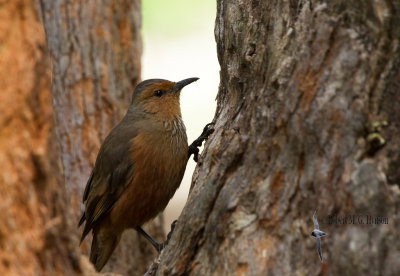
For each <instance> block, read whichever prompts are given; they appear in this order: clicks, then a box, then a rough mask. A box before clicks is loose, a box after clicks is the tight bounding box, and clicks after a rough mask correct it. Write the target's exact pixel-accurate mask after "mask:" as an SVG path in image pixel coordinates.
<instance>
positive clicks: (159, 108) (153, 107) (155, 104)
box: [132, 78, 198, 120]
mask: <svg viewBox="0 0 400 276" xmlns="http://www.w3.org/2000/svg"><path fill="white" fill-rule="evenodd" d="M197 80H198V78H189V79H184V80H181V81H179V82H172V81H168V80H163V79H150V80H145V81H142V82H141V83H139V84H138V85H137V86H136V88H135V91H134V92H133V96H132V105H133V106H135V107H139V108H140V109H141V110H143V111H144V112H145V113H148V114H154V115H157V116H159V117H160V118H164V119H167V120H168V119H173V118H176V117H177V116H181V109H180V105H179V96H180V92H181V90H182V88H183V87H185V86H186V85H188V84H190V83H192V82H194V81H197Z"/></svg>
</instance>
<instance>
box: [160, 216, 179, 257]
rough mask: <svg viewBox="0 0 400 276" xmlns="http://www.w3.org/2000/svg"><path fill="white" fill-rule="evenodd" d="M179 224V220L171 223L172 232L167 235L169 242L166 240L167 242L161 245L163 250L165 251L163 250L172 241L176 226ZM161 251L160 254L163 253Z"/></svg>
mask: <svg viewBox="0 0 400 276" xmlns="http://www.w3.org/2000/svg"><path fill="white" fill-rule="evenodd" d="M177 222H178V221H177V220H174V221H173V222H172V223H171V230H170V231H169V233H168V235H167V240H166V241H165V242H163V243H161V244H160V245H161V247H162V248H161V250H163V249H164V248H165V247H166V246H167V245H168V243H169V240H170V239H171V236H172V233H173V232H174V229H175V225H176V223H177ZM161 250H160V251H159V252H161Z"/></svg>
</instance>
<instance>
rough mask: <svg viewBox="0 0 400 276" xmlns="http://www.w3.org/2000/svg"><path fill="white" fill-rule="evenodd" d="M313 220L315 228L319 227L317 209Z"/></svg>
mask: <svg viewBox="0 0 400 276" xmlns="http://www.w3.org/2000/svg"><path fill="white" fill-rule="evenodd" d="M313 221H314V227H315V229H319V225H318V220H317V211H315V212H314V216H313Z"/></svg>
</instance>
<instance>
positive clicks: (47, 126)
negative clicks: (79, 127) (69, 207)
mask: <svg viewBox="0 0 400 276" xmlns="http://www.w3.org/2000/svg"><path fill="white" fill-rule="evenodd" d="M0 27H1V29H0V86H1V90H0V152H1V155H0V168H1V172H0V175H1V177H0V221H1V223H0V275H56V274H64V275H73V274H75V273H78V272H79V271H80V268H79V267H80V265H79V255H78V254H77V253H78V250H73V248H72V249H71V250H70V248H68V245H69V244H68V243H67V242H66V240H69V238H68V234H69V233H68V232H64V231H63V230H64V229H65V227H66V222H65V218H66V217H65V213H64V211H63V208H65V206H66V203H65V197H64V193H63V191H62V189H60V187H59V183H60V182H59V181H60V164H59V163H58V160H59V157H60V156H59V151H58V144H57V143H56V140H55V135H54V132H53V126H54V125H53V118H52V108H51V96H50V62H49V59H48V57H47V54H46V47H45V44H46V43H45V36H44V32H43V29H42V26H41V23H40V19H39V16H38V13H37V7H36V6H35V4H34V2H33V1H24V0H16V1H6V2H4V3H2V4H0Z"/></svg>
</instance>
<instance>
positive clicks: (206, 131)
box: [189, 123, 215, 162]
mask: <svg viewBox="0 0 400 276" xmlns="http://www.w3.org/2000/svg"><path fill="white" fill-rule="evenodd" d="M212 125H215V123H209V124H206V126H205V127H204V128H203V132H202V133H201V134H200V136H199V138H197V139H196V140H194V141H193V143H192V144H191V145H190V146H189V157H190V155H192V154H193V160H194V161H195V162H197V161H199V147H201V145H202V144H203V142H204V141H205V140H207V139H208V136H210V135H211V134H212V133H213V132H214V128H212V127H211V128H210V126H212Z"/></svg>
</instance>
